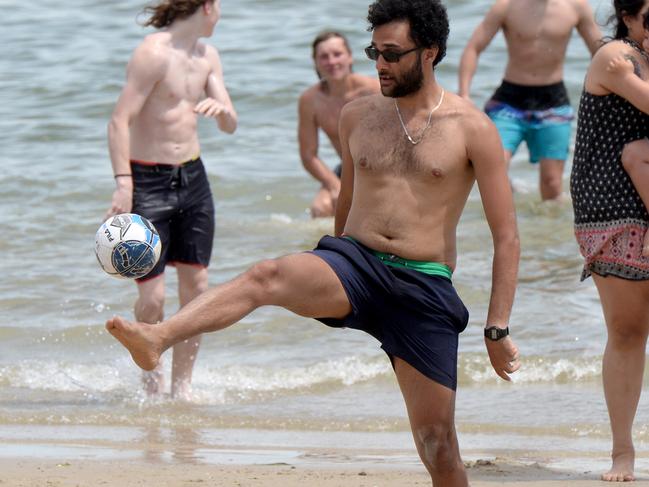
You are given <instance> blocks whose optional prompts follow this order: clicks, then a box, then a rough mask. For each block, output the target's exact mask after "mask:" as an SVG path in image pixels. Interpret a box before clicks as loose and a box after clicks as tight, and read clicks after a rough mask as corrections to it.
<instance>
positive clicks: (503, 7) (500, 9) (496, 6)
mask: <svg viewBox="0 0 649 487" xmlns="http://www.w3.org/2000/svg"><path fill="white" fill-rule="evenodd" d="M511 3H512V2H511V0H495V1H494V3H492V4H491V7H490V8H489V12H488V15H490V16H492V17H497V18H502V19H504V18H505V16H506V15H507V12H508V11H509V7H510V6H511Z"/></svg>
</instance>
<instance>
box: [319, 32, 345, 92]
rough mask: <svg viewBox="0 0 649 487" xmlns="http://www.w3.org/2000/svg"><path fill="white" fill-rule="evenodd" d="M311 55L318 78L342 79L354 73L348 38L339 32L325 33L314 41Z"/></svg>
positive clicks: (325, 79) (325, 80)
mask: <svg viewBox="0 0 649 487" xmlns="http://www.w3.org/2000/svg"><path fill="white" fill-rule="evenodd" d="M311 55H312V57H313V64H314V65H315V72H316V74H317V75H318V78H320V79H321V80H323V81H324V82H327V81H328V80H333V79H341V78H344V77H345V76H347V75H348V74H349V73H351V72H352V64H353V59H352V50H351V49H350V47H349V42H348V41H347V38H346V37H345V36H344V35H342V34H341V33H339V32H335V31H324V32H321V33H320V34H318V35H317V36H316V38H315V39H313V42H312V43H311Z"/></svg>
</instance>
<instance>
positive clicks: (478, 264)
mask: <svg viewBox="0 0 649 487" xmlns="http://www.w3.org/2000/svg"><path fill="white" fill-rule="evenodd" d="M489 3H490V2H488V1H486V0H474V1H471V2H469V1H453V2H448V9H449V16H450V18H451V37H450V39H449V47H448V54H447V58H446V59H445V61H444V62H443V64H442V65H441V66H440V68H439V71H438V79H439V81H440V82H441V84H442V85H443V86H444V87H445V88H446V89H449V90H455V89H456V84H457V83H456V71H457V65H458V62H459V56H460V53H461V50H462V48H463V47H464V44H465V42H466V40H467V38H468V36H469V34H470V32H471V31H472V29H473V28H474V27H475V25H476V24H477V23H478V22H479V20H480V19H481V17H482V15H483V14H484V12H485V11H486V8H487V6H488V5H489ZM2 4H3V6H4V7H5V8H3V11H4V15H5V19H6V20H5V35H4V46H5V47H4V49H3V52H4V55H3V56H1V57H0V72H1V73H2V76H0V96H1V97H2V103H0V114H2V115H3V116H1V117H0V147H2V151H1V152H0V161H1V162H2V168H3V171H2V172H1V173H0V184H1V185H2V193H1V194H0V211H1V215H2V217H1V218H2V232H0V252H1V254H2V259H1V260H0V276H2V277H1V278H0V441H2V440H3V438H4V439H5V440H7V439H8V438H9V437H10V435H9V436H6V434H8V433H6V432H7V431H11V428H12V427H14V426H20V425H23V426H26V425H41V426H43V425H47V426H57V425H59V426H61V425H68V426H69V425H72V426H95V427H98V428H99V427H123V428H127V429H128V428H137V427H152V426H164V427H169V428H177V427H181V426H182V427H183V428H190V429H192V428H194V429H196V430H201V431H211V430H214V429H226V430H227V429H237V431H249V432H253V431H256V430H264V429H267V430H270V431H277V432H278V433H277V434H278V435H279V431H280V430H284V429H295V430H302V431H311V432H313V433H315V432H334V431H341V430H342V431H350V432H364V433H384V432H393V433H395V434H396V433H398V434H403V435H406V433H407V431H408V422H407V419H406V416H405V411H404V407H403V404H402V400H401V397H400V395H399V392H398V388H397V386H396V382H395V380H394V378H393V374H392V371H391V369H390V364H389V361H388V360H387V358H386V356H385V355H384V354H383V352H382V351H381V350H380V349H379V348H378V346H377V343H376V342H374V340H373V339H372V338H370V337H368V336H366V335H364V334H362V333H359V332H355V331H349V330H342V331H341V330H330V329H328V328H326V327H324V326H322V325H320V324H318V323H317V322H315V321H311V320H305V319H303V318H299V317H296V316H294V315H291V314H290V313H288V312H285V311H283V310H281V309H276V308H265V309H261V310H258V311H256V312H254V313H253V314H252V315H250V316H249V317H247V318H246V319H244V320H243V321H242V322H241V323H240V324H239V325H238V326H235V327H232V328H230V329H228V330H226V331H224V332H222V333H220V334H213V335H209V336H205V337H204V340H203V345H202V348H201V351H200V355H199V359H198V362H197V366H196V370H195V380H194V390H195V396H196V397H195V401H194V402H193V403H192V404H189V405H187V404H177V403H174V402H172V401H169V400H167V399H162V400H160V401H147V400H145V398H144V397H142V395H141V393H140V392H139V372H138V370H137V369H136V367H135V366H134V365H133V363H132V362H131V360H130V358H129V357H128V356H127V354H126V353H125V352H124V350H123V349H122V348H121V347H120V346H119V345H117V344H116V342H114V340H113V339H112V338H111V337H109V336H108V335H107V334H106V333H105V331H104V329H103V324H104V322H105V320H106V319H107V318H109V317H110V316H111V315H113V314H115V313H118V314H123V315H127V316H128V315H130V313H131V309H132V305H133V301H134V296H135V289H134V285H133V284H132V283H130V282H125V281H118V280H113V279H111V278H109V277H108V276H106V275H104V274H103V273H102V271H101V270H100V269H99V267H98V266H97V263H96V261H95V257H94V255H93V252H92V248H93V238H94V232H95V230H96V229H97V227H98V226H99V224H100V223H101V219H102V216H103V214H104V211H105V209H106V208H107V206H108V203H109V199H110V195H111V191H112V185H113V182H112V177H111V176H112V174H111V170H110V162H109V159H108V154H107V148H106V140H105V132H106V123H107V120H108V117H109V115H110V111H111V109H112V106H113V103H114V102H115V100H116V97H117V95H118V93H119V90H120V88H121V85H122V83H123V79H124V68H125V64H126V62H127V60H128V57H129V54H130V52H131V50H132V49H133V48H134V47H135V46H136V45H137V43H138V42H139V40H140V38H141V36H142V35H143V34H144V33H145V32H146V30H145V29H142V28H141V27H139V26H138V25H137V24H136V22H135V19H136V16H137V13H138V10H139V8H140V6H139V5H137V2H130V1H129V2H127V1H125V0H114V1H111V2H100V1H98V0H80V1H77V2H70V3H65V2H64V3H63V4H61V3H60V2H54V1H52V0H44V1H42V2H41V3H40V8H39V9H33V8H31V7H30V6H28V5H26V4H24V2H18V1H14V0H4V1H3V2H2ZM591 4H592V5H593V7H594V8H595V10H596V11H597V14H598V18H600V19H603V18H604V17H605V16H606V15H607V13H608V5H609V3H608V2H604V1H592V2H591ZM222 10H223V18H222V20H221V22H220V23H219V25H218V26H217V30H216V32H215V35H214V37H213V38H212V39H211V40H210V42H212V43H213V44H214V45H216V46H217V47H218V48H219V50H220V52H221V57H222V61H223V64H224V69H225V77H226V83H227V85H228V87H229V90H230V93H231V95H232V98H233V100H234V103H235V105H236V108H237V111H238V113H239V117H240V128H239V130H238V131H237V133H236V134H235V135H233V136H227V135H225V134H222V133H219V132H218V131H216V130H214V126H213V125H212V124H210V123H208V122H205V123H201V126H200V131H201V137H202V145H203V147H202V153H203V158H204V160H205V161H206V165H207V168H208V173H209V177H210V180H211V184H212V188H213V191H214V195H215V198H216V204H217V230H216V236H215V249H214V254H213V259H212V265H211V267H210V281H211V283H212V284H216V283H219V282H223V281H225V280H227V279H229V278H231V277H233V276H235V275H236V274H238V273H239V272H241V271H243V270H244V269H246V268H247V267H248V266H249V265H250V264H251V263H253V262H255V261H257V260H259V259H261V258H264V257H273V256H279V255H282V254H286V253H290V252H296V251H301V250H304V249H308V248H311V247H313V246H314V245H315V243H316V242H317V240H318V238H319V237H320V236H321V235H322V234H324V233H330V232H332V231H333V222H332V220H329V219H327V220H321V221H312V220H311V219H310V218H309V217H308V211H307V208H308V205H309V202H310V198H311V197H312V195H313V193H314V192H315V190H316V185H315V184H314V182H313V181H312V180H310V179H309V177H307V174H306V173H305V172H304V170H303V169H302V167H301V164H300V161H299V157H298V152H297V143H296V135H295V133H296V101H297V97H298V96H299V94H300V92H301V91H302V90H304V89H305V88H306V87H307V86H309V85H310V84H312V83H313V82H314V81H315V75H314V72H313V68H312V66H311V62H310V52H309V49H310V42H311V40H312V38H313V37H314V36H315V34H316V33H317V32H319V31H320V30H322V29H324V28H335V29H338V30H340V31H342V32H343V33H345V34H347V35H348V36H349V38H350V41H351V45H352V48H353V50H354V52H355V53H356V56H357V59H356V63H355V67H356V70H357V71H358V72H362V73H366V74H373V71H372V65H371V64H370V62H369V61H368V60H366V59H364V58H363V57H362V56H361V52H362V51H361V49H362V47H363V46H365V45H366V44H367V43H368V41H369V38H370V35H369V34H368V33H367V32H366V30H365V22H364V15H365V13H366V4H365V3H363V2H353V4H351V5H350V3H349V2H343V1H342V0H331V1H330V2H301V1H298V0H272V1H270V0H267V1H252V0H239V1H237V2H230V1H227V0H224V1H223V5H222ZM503 56H504V45H503V41H502V37H501V36H499V37H498V38H497V39H496V40H495V41H494V43H493V44H492V45H491V46H490V48H489V49H488V51H487V52H485V53H484V54H483V56H482V57H481V60H480V68H479V72H478V75H477V76H476V78H475V80H474V85H473V86H474V98H475V101H476V103H478V104H482V103H483V102H484V101H485V99H486V98H487V97H488V96H489V95H490V93H491V92H492V91H493V89H494V88H495V87H496V85H497V84H498V82H499V79H500V76H501V73H502V69H503V66H502V62H501V60H502V58H503ZM587 63H588V53H587V51H586V49H585V47H584V45H583V43H582V42H581V41H580V40H579V39H578V38H577V37H576V38H575V39H574V40H573V42H572V43H571V46H570V49H569V52H568V61H567V67H566V75H565V79H566V84H567V86H568V89H569V92H570V94H571V97H572V101H573V105H576V103H577V100H578V96H579V92H580V89H581V83H582V79H583V74H584V72H585V69H586V66H587ZM323 142H324V141H323ZM323 150H324V152H323V156H324V159H325V160H327V161H329V162H330V163H331V164H332V165H333V164H334V162H335V154H334V151H333V150H332V149H331V147H329V146H328V145H326V144H325V146H324V149H323ZM526 157H527V154H526V152H525V150H521V151H520V153H519V154H517V156H516V158H515V160H514V163H513V167H512V172H511V174H512V179H513V183H514V186H515V188H516V189H517V193H516V206H517V212H518V221H519V227H520V233H521V238H522V247H523V253H522V258H521V271H520V286H519V288H518V294H517V300H516V304H515V308H514V312H513V316H512V320H511V324H512V330H513V333H514V336H515V338H516V340H517V343H518V345H519V347H520V349H521V353H522V357H523V367H522V369H521V371H520V372H519V373H517V374H516V375H515V379H514V383H513V384H507V383H504V382H502V381H500V380H498V379H497V378H496V376H495V374H494V373H493V371H492V370H491V367H490V365H489V362H488V358H487V356H486V353H485V350H484V344H483V339H482V333H481V328H482V326H483V320H484V317H485V314H486V305H487V300H488V293H489V286H490V268H491V245H490V244H487V245H485V244H484V242H489V231H488V227H487V225H486V223H485V222H484V218H483V213H482V209H481V204H480V200H479V196H478V194H477V192H475V193H473V194H472V195H471V198H470V201H469V203H468V205H467V209H466V211H465V214H464V216H463V219H462V222H461V225H460V228H459V230H458V240H459V255H460V257H459V260H458V269H457V271H456V273H455V276H454V282H455V284H456V286H457V288H458V291H459V293H460V295H461V296H462V298H463V299H464V300H465V302H466V304H467V306H468V308H469V309H470V311H471V321H470V324H469V327H468V329H467V330H466V332H465V333H463V334H462V336H461V344H460V358H459V391H458V406H457V422H458V428H459V430H460V434H461V439H462V443H463V445H462V446H463V448H467V449H469V450H470V449H471V448H472V447H475V448H480V445H482V446H484V447H485V448H488V447H489V446H490V442H489V441H487V440H485V439H484V438H492V439H493V438H496V440H493V441H495V443H493V444H491V445H492V446H494V448H501V447H502V448H504V447H506V445H508V444H512V442H514V443H515V444H516V445H522V447H521V448H523V449H524V448H526V447H527V448H535V447H533V446H532V445H537V446H538V448H545V449H547V451H553V450H557V449H558V450H561V451H568V450H570V449H571V448H572V446H571V445H579V446H578V448H577V447H575V448H577V450H580V449H581V450H583V451H588V450H589V449H590V450H591V451H595V452H601V457H606V456H607V455H608V451H607V448H608V435H609V430H608V418H607V414H606V408H605V405H604V400H603V394H602V390H601V385H600V380H601V379H600V373H601V355H602V350H603V346H604V343H605V332H604V327H603V319H602V316H601V310H600V307H599V303H598V299H597V294H596V292H595V289H594V286H593V284H592V282H591V281H587V282H585V283H580V282H579V273H580V267H581V258H580V257H579V254H578V250H577V246H576V244H575V242H574V238H573V234H572V211H571V208H570V206H569V204H564V205H549V204H541V203H540V201H539V197H538V194H537V189H536V188H537V172H536V168H534V167H532V166H530V165H529V164H527V163H526V162H525V160H526ZM568 173H569V168H568V169H567V170H566V183H567V174H568ZM566 186H567V185H566ZM167 275H168V277H169V279H168V281H169V289H170V295H169V296H170V297H169V300H168V304H167V313H168V314H171V313H173V312H174V310H175V309H177V300H176V299H175V297H173V295H172V294H173V293H172V290H173V289H174V287H175V284H176V281H175V276H174V273H173V271H171V272H168V273H167ZM168 365H169V364H168V363H167V367H168ZM645 382H646V381H645ZM646 406H647V399H646V395H645V396H643V397H642V399H641V404H640V407H639V410H638V417H637V421H636V426H637V428H636V429H637V434H636V437H637V438H638V440H639V444H638V445H637V446H638V450H639V451H640V452H642V450H643V449H644V450H646V444H647V442H649V428H647V423H648V420H649V408H647V407H646ZM494 411H498V412H500V413H499V414H493V412H494ZM3 432H4V433H3ZM485 435H486V436H485ZM406 437H407V435H406ZM278 438H279V436H278ZM277 441H280V440H279V439H278V440H277ZM498 445H500V446H498ZM526 445H527V446H526ZM3 451H5V450H3ZM1 454H3V453H2V452H0V455H1ZM559 456H561V455H559ZM642 467H643V464H642V460H641V468H642Z"/></svg>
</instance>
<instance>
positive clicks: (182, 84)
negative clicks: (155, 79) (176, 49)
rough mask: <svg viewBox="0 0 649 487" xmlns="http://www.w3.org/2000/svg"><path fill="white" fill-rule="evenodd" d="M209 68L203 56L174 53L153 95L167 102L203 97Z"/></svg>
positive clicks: (189, 100) (192, 101)
mask: <svg viewBox="0 0 649 487" xmlns="http://www.w3.org/2000/svg"><path fill="white" fill-rule="evenodd" d="M210 72H211V68H210V65H209V63H208V61H207V59H205V57H198V56H187V55H183V54H174V55H172V57H171V61H170V63H169V68H168V69H167V72H166V73H165V77H164V78H163V80H162V81H161V82H159V83H158V85H157V86H156V88H155V91H154V95H155V96H156V97H157V98H158V99H160V100H164V101H166V102H167V103H170V104H174V103H177V102H180V101H188V102H191V103H195V102H197V101H198V100H200V99H201V98H202V97H203V94H204V93H205V87H206V85H207V79H208V76H209V75H210Z"/></svg>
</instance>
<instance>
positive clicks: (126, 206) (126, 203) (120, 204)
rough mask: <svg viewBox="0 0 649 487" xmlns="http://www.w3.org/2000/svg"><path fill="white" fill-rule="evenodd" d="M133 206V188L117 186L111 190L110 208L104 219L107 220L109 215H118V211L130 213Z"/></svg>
mask: <svg viewBox="0 0 649 487" xmlns="http://www.w3.org/2000/svg"><path fill="white" fill-rule="evenodd" d="M132 208H133V188H132V187H131V188H129V187H125V186H118V187H117V188H115V191H113V199H112V201H111V204H110V208H109V209H108V211H107V212H106V215H105V216H104V221H106V220H108V218H110V217H111V216H114V215H119V214H120V213H130V212H131V209H132Z"/></svg>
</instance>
